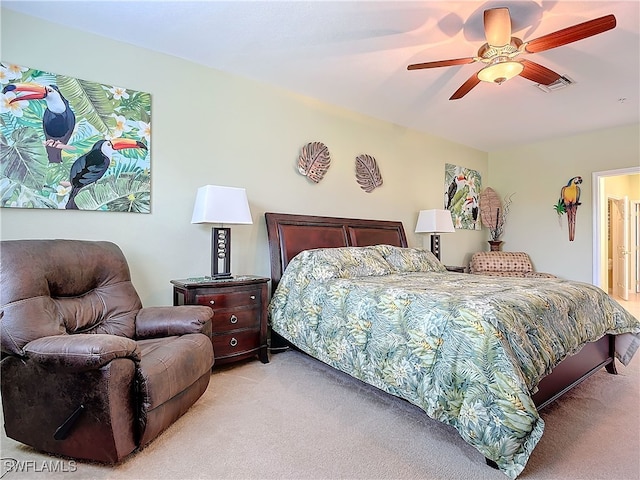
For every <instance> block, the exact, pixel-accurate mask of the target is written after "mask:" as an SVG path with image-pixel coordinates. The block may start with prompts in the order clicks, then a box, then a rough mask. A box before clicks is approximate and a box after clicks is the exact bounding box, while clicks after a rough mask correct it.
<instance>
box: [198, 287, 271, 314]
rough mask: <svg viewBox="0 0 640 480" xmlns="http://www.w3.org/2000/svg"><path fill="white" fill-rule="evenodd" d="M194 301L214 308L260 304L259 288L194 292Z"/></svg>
mask: <svg viewBox="0 0 640 480" xmlns="http://www.w3.org/2000/svg"><path fill="white" fill-rule="evenodd" d="M196 303H197V304H199V305H207V306H209V307H211V308H213V309H214V310H217V309H219V308H234V307H244V306H250V305H260V289H255V288H250V289H245V290H241V291H239V292H238V291H236V292H221V293H209V294H206V295H200V294H196Z"/></svg>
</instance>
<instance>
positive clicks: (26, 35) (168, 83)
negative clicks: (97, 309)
mask: <svg viewBox="0 0 640 480" xmlns="http://www.w3.org/2000/svg"><path fill="white" fill-rule="evenodd" d="M1 13H2V18H1V22H2V24H1V26H2V60H3V61H7V62H12V63H18V64H21V65H25V66H29V67H32V68H37V69H40V70H44V71H49V72H54V73H59V74H64V75H69V76H74V77H77V78H81V79H85V80H91V81H95V82H100V83H104V84H109V85H117V86H122V87H127V88H132V89H135V90H140V91H145V92H149V93H151V95H152V136H151V162H152V167H151V168H152V192H151V193H152V200H151V201H152V204H151V208H152V212H151V213H150V214H146V215H145V214H125V213H104V212H82V211H48V210H39V209H11V208H3V209H0V215H1V217H0V226H1V228H2V232H1V238H2V239H17V238H77V239H96V240H97V239H101V240H110V241H113V242H115V243H117V244H118V245H120V247H121V248H122V249H123V251H124V253H125V255H126V256H127V258H128V260H129V263H130V267H131V270H132V276H133V281H134V284H135V285H136V288H137V289H138V292H139V293H140V296H141V298H142V301H143V304H145V305H162V304H169V303H170V302H171V288H170V284H169V280H170V279H173V278H184V277H188V276H195V275H204V274H207V273H208V272H209V265H210V264H209V261H210V260H209V258H210V226H206V225H191V224H190V219H191V212H192V208H193V201H194V199H195V193H196V190H197V188H198V187H200V186H202V185H205V184H209V183H211V184H219V185H228V186H237V187H244V188H246V189H247V195H248V197H249V203H250V207H251V211H252V216H253V222H254V224H253V225H250V226H244V225H238V226H235V227H232V232H233V235H232V238H233V242H232V254H233V255H232V270H233V271H234V273H239V274H257V275H264V276H269V272H270V267H269V255H268V250H267V238H266V227H265V225H264V212H265V211H275V212H288V213H303V214H315V215H330V216H345V217H363V218H378V219H388V220H401V221H403V223H404V226H405V229H406V231H407V234H408V238H409V243H410V244H411V245H413V246H418V245H422V244H423V243H422V242H424V245H425V246H428V244H429V243H428V238H426V236H424V237H423V236H418V235H415V234H413V230H414V227H415V220H416V218H417V214H418V211H419V210H421V209H425V208H440V207H441V205H442V193H443V188H444V165H445V163H454V164H457V165H461V166H464V167H467V168H472V169H475V170H478V171H479V172H480V173H481V174H482V175H483V177H485V176H486V174H487V163H488V160H487V154H486V153H485V152H481V151H478V150H474V149H470V148H467V147H464V146H461V145H458V144H454V143H451V142H448V141H445V140H442V139H439V138H436V137H433V136H429V135H426V134H421V133H418V132H415V131H411V130H408V129H405V128H402V127H399V126H396V125H392V124H389V123H386V122H381V121H378V120H374V119H372V118H368V117H365V116H362V115H358V114H355V113H351V112H349V111H346V110H344V109H340V108H336V107H333V106H330V105H327V104H322V103H319V102H317V101H314V100H311V99H309V98H304V97H301V96H298V95H294V94H292V93H290V92H286V91H282V90H278V89H275V88H272V87H269V86H266V85H262V84H258V83H255V82H252V81H248V80H244V79H241V78H238V77H234V76H232V75H228V74H225V73H222V72H219V71H215V70H212V69H209V68H205V67H202V66H199V65H196V64H194V63H191V62H187V61H184V60H181V59H178V58H175V57H170V56H167V55H162V54H159V53H155V52H151V51H148V50H143V49H140V48H137V47H134V46H131V45H128V44H124V43H119V42H115V41H112V40H108V39H105V38H102V37H98V36H94V35H88V34H85V33H82V32H79V31H76V30H72V29H68V28H63V27H60V26H58V25H54V24H51V23H48V22H44V21H41V20H39V19H35V18H32V17H28V16H24V15H21V14H17V13H15V12H12V11H8V10H4V9H3V10H2V12H1ZM52 39H55V42H54V43H55V48H51V47H52ZM194 118H196V119H197V120H196V121H194V120H193V119H194ZM311 141H321V142H324V143H325V144H326V145H327V146H328V147H329V151H330V153H331V158H332V164H331V167H330V169H329V171H328V173H327V175H326V177H325V178H324V179H323V180H322V182H320V183H319V184H312V183H311V182H309V181H308V180H307V179H306V178H304V177H302V176H301V175H300V174H298V173H297V171H296V168H295V167H296V162H297V158H298V155H299V152H300V149H301V147H302V146H303V145H305V144H306V143H308V142H311ZM361 153H368V154H370V155H373V156H374V157H375V158H376V159H377V161H378V164H379V166H380V170H381V172H382V175H383V178H384V185H383V186H382V187H380V188H378V189H376V190H374V191H373V192H372V193H369V194H367V193H365V192H364V191H363V190H362V189H361V188H360V187H359V185H358V184H357V183H356V181H355V173H354V161H355V157H356V156H357V155H359V154H361ZM485 240H486V233H485V232H484V231H460V230H459V231H457V232H456V233H455V234H449V235H446V236H443V238H442V259H443V261H444V262H445V263H447V264H451V265H462V264H463V262H465V261H468V257H469V255H470V253H471V252H474V251H477V250H479V249H484V248H485V246H486V243H485Z"/></svg>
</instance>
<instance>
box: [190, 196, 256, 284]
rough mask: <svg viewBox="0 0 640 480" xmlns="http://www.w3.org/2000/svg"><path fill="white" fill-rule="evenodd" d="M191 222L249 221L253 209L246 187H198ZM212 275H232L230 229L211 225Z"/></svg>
mask: <svg viewBox="0 0 640 480" xmlns="http://www.w3.org/2000/svg"><path fill="white" fill-rule="evenodd" d="M191 223H242V224H250V223H253V222H252V221H251V212H250V211H249V202H248V201H247V192H246V191H245V189H244V188H235V187H219V186H217V185H205V186H204V187H200V188H199V189H198V193H197V195H196V203H195V205H194V207H193V215H192V216H191ZM211 278H212V279H226V278H232V277H231V229H230V228H228V227H222V228H219V227H213V228H212V229H211Z"/></svg>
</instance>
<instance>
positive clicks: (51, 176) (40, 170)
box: [0, 62, 151, 213]
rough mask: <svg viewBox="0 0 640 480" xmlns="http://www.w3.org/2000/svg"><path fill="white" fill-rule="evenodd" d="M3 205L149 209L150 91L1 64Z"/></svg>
mask: <svg viewBox="0 0 640 480" xmlns="http://www.w3.org/2000/svg"><path fill="white" fill-rule="evenodd" d="M0 85H1V87H2V92H1V94H0V95H1V97H0V148H1V152H0V161H1V163H0V206H2V207H5V208H45V209H64V210H94V211H110V212H136V213H149V212H150V211H151V153H150V145H151V95H150V94H149V93H145V92H139V91H136V90H132V89H128V88H124V87H119V86H113V85H105V84H101V83H95V82H90V81H86V80H81V79H78V78H74V77H69V76H66V75H60V74H56V73H51V72H45V71H42V70H38V69H35V68H30V67H26V66H21V65H16V64H11V63H8V62H0Z"/></svg>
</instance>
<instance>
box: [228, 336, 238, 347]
mask: <svg viewBox="0 0 640 480" xmlns="http://www.w3.org/2000/svg"><path fill="white" fill-rule="evenodd" d="M229 345H231V346H232V347H235V346H236V345H238V340H236V339H235V338H232V339H231V341H230V342H229Z"/></svg>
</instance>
